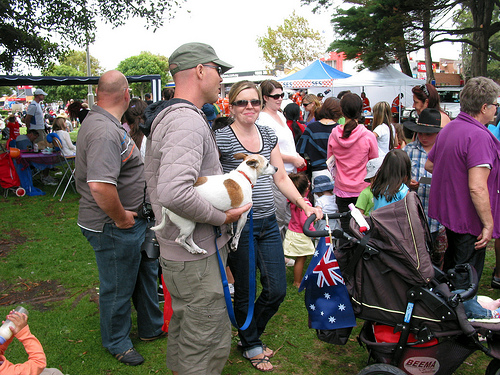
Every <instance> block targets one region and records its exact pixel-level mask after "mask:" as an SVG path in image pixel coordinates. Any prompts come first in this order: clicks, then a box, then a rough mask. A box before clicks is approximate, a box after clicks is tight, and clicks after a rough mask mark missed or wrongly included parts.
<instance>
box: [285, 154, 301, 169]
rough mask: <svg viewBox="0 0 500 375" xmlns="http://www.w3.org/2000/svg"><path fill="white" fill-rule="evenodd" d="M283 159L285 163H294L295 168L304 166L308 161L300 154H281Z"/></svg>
mask: <svg viewBox="0 0 500 375" xmlns="http://www.w3.org/2000/svg"><path fill="white" fill-rule="evenodd" d="M281 159H283V163H290V164H293V165H294V166H295V168H304V167H305V166H306V161H305V160H304V158H303V157H302V156H300V155H299V154H295V155H285V154H281Z"/></svg>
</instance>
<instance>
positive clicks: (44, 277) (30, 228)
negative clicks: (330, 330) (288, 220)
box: [0, 132, 500, 375]
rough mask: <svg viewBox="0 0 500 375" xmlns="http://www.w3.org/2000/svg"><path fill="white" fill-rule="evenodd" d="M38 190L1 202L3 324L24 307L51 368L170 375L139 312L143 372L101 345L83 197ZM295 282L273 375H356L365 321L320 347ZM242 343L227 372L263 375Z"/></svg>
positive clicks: (465, 367)
mask: <svg viewBox="0 0 500 375" xmlns="http://www.w3.org/2000/svg"><path fill="white" fill-rule="evenodd" d="M74 133H76V132H74ZM72 135H73V133H72ZM52 173H54V172H52ZM54 177H55V178H58V176H57V175H54ZM59 178H60V177H59ZM35 184H36V185H37V182H35ZM37 186H38V187H40V188H41V189H42V190H44V191H45V192H46V193H47V194H46V195H45V196H39V197H23V198H17V197H15V196H13V195H12V194H10V195H9V197H8V198H3V196H2V197H0V212H1V218H2V219H1V220H0V233H1V236H0V318H1V319H2V320H3V319H4V317H5V315H6V314H7V312H8V311H9V310H10V309H12V308H14V307H15V306H16V305H18V304H20V303H23V304H24V305H25V306H26V307H27V308H28V310H29V313H30V315H29V325H30V328H31V331H32V332H33V333H34V334H35V335H36V336H37V337H38V339H39V340H40V341H41V343H42V345H43V347H44V350H45V353H46V355H47V361H48V366H49V367H57V368H60V369H61V370H62V371H63V373H65V374H72V375H79V374H103V375H109V374H165V373H169V372H168V371H167V369H166V366H165V353H166V347H167V340H168V339H166V340H160V341H155V342H149V343H145V342H141V341H140V340H139V338H138V337H137V330H136V324H135V320H136V315H135V312H134V314H133V322H134V324H133V328H132V333H131V336H132V340H133V342H134V345H136V348H137V350H138V351H139V352H140V353H141V354H142V355H143V356H144V357H145V359H146V361H145V363H144V364H143V365H141V366H138V367H128V366H125V365H122V364H120V363H119V362H118V361H116V360H115V359H114V358H113V357H112V356H111V355H110V354H109V353H108V352H107V351H106V350H105V349H104V348H103V347H102V345H101V338H100V330H99V312H98V304H97V298H98V295H97V292H98V287H99V279H98V274H97V267H96V264H95V258H94V252H93V250H92V248H91V247H90V245H89V244H88V242H87V241H86V240H85V238H84V237H83V235H82V234H81V232H80V229H79V228H78V226H77V225H76V221H77V216H78V199H79V196H78V194H76V193H74V192H73V191H72V190H71V189H69V190H68V192H67V193H66V196H65V197H64V200H63V201H62V202H59V200H58V199H59V195H58V196H56V197H55V198H53V197H52V194H53V192H54V190H55V187H52V186H50V187H46V186H41V185H37ZM494 261H495V255H494V251H493V248H492V244H491V245H490V247H489V248H488V251H487V256H486V266H485V271H484V277H483V279H482V280H481V283H480V293H481V294H485V295H489V296H490V297H492V298H500V291H497V290H492V289H490V287H489V283H490V279H491V270H492V269H493V265H494ZM292 280H293V275H292V269H291V268H288V269H287V283H288V294H287V297H286V298H285V301H284V302H283V304H282V305H281V307H280V309H279V311H278V313H277V314H276V315H275V316H274V317H273V319H272V320H271V322H270V323H269V325H268V328H267V330H266V332H265V333H264V335H263V341H264V342H265V343H266V344H267V345H268V346H269V347H270V348H272V349H274V350H276V351H277V353H276V356H275V357H274V358H273V359H272V363H273V365H274V366H275V370H274V373H275V374H325V375H326V374H340V375H343V374H357V373H358V372H359V371H360V370H361V369H362V368H363V367H364V366H365V365H366V361H367V359H368V353H367V351H366V350H365V348H363V347H361V346H360V345H359V344H358V342H357V339H356V337H357V335H358V333H359V330H360V328H361V325H362V323H363V322H362V321H359V322H358V327H356V328H355V329H354V331H353V333H352V334H351V337H350V340H349V342H348V343H347V344H346V345H345V346H333V345H329V344H326V343H323V342H321V341H319V340H318V339H317V338H316V335H315V332H314V330H311V329H309V328H308V325H307V320H308V318H307V312H306V309H305V307H304V294H303V293H298V292H297V288H295V287H294V286H293V284H292ZM237 341H238V338H237V335H236V331H235V330H234V329H233V339H232V349H231V355H230V357H229V360H228V362H227V364H226V366H225V368H224V371H223V373H224V374H235V375H236V374H255V373H257V371H256V370H254V369H253V368H252V367H251V365H250V363H249V361H248V360H246V359H244V358H242V356H241V353H240V352H239V351H238V350H237V349H236V343H237ZM6 356H7V358H8V359H9V360H10V361H12V362H15V363H16V362H23V361H26V360H27V355H26V353H25V351H24V347H23V346H22V345H21V344H20V343H19V342H17V341H16V340H14V342H13V343H12V344H11V346H10V347H9V349H8V351H7V353H6ZM489 360H490V359H489V358H488V357H487V356H486V355H484V354H482V353H479V352H476V353H474V354H473V355H472V356H471V357H469V358H468V359H467V360H466V361H465V362H464V364H462V366H461V367H460V368H459V370H458V371H457V372H456V374H461V375H476V374H484V371H485V369H486V366H487V364H488V363H489Z"/></svg>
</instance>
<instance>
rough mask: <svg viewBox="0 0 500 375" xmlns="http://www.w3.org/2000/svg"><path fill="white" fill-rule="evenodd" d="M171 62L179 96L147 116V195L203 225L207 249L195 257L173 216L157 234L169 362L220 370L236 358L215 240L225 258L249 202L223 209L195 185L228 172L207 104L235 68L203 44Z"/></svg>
mask: <svg viewBox="0 0 500 375" xmlns="http://www.w3.org/2000/svg"><path fill="white" fill-rule="evenodd" d="M169 64H170V72H171V74H172V77H173V78H174V81H175V94H174V98H173V99H171V100H170V101H168V102H167V103H166V104H165V108H164V109H163V110H161V111H160V112H159V113H158V114H156V115H153V116H154V119H147V122H149V121H151V129H150V135H149V136H148V139H147V147H146V158H145V165H146V170H145V174H146V181H147V186H148V192H149V195H150V199H151V203H152V205H153V210H154V212H155V216H156V217H157V218H161V217H162V215H161V209H162V207H166V208H168V209H169V210H171V211H173V212H175V213H176V214H178V215H180V216H182V217H185V218H188V219H190V220H192V221H194V222H196V223H197V225H196V229H195V231H194V233H193V239H194V241H195V243H196V244H197V245H198V246H200V247H201V248H203V249H205V250H206V251H207V254H191V253H189V252H188V251H186V250H185V249H184V248H183V247H181V246H180V245H178V244H177V243H176V242H175V239H176V238H177V236H178V234H179V230H178V229H177V227H176V226H175V225H174V224H172V223H171V222H170V221H169V220H168V218H165V220H167V225H166V226H165V227H164V228H163V229H161V230H159V231H157V232H156V237H157V240H158V242H159V244H160V264H161V266H162V269H163V277H164V280H165V284H166V286H167V289H168V291H169V292H170V294H171V296H172V309H173V315H172V319H171V321H170V325H169V338H168V347H167V367H168V368H169V369H171V370H172V371H173V373H174V374H177V373H180V374H183V375H185V374H220V373H221V372H222V369H223V367H224V364H225V363H226V360H227V357H228V356H229V350H230V343H231V328H230V323H229V319H228V315H227V310H226V304H225V300H224V293H223V289H222V282H221V275H220V270H219V264H218V260H217V254H216V245H215V241H216V243H217V247H218V249H219V252H220V254H221V257H222V259H223V260H224V262H225V259H226V257H227V246H226V243H227V242H228V241H229V234H228V229H229V226H228V225H226V224H229V223H232V222H235V221H236V220H238V218H239V217H240V215H241V214H242V213H243V212H245V211H246V210H248V209H249V208H250V205H246V206H244V207H242V208H239V209H231V210H229V211H226V212H222V211H219V210H217V209H215V208H214V207H213V206H212V205H211V204H210V203H208V202H207V201H206V200H204V199H203V198H201V197H200V196H199V195H198V194H197V193H196V191H195V189H194V184H195V182H196V180H197V179H198V178H199V177H202V176H209V175H215V174H222V167H221V165H220V162H219V153H218V150H217V145H216V143H215V137H214V134H213V132H212V130H211V128H210V126H209V124H208V122H207V119H206V117H205V116H204V114H203V112H202V111H201V108H202V106H203V104H205V103H214V102H215V101H216V100H217V97H218V94H219V90H220V83H221V82H222V78H221V77H220V75H221V74H222V73H224V72H226V71H227V70H229V69H231V68H232V66H231V65H229V64H227V63H225V62H224V61H222V60H220V59H219V58H218V57H217V54H216V53H215V51H214V50H213V48H212V47H210V46H209V45H207V44H202V43H188V44H184V45H182V46H181V47H179V48H177V49H176V50H175V51H174V52H173V53H172V55H171V56H170V58H169ZM214 229H215V230H214ZM216 233H218V234H219V235H217V234H216Z"/></svg>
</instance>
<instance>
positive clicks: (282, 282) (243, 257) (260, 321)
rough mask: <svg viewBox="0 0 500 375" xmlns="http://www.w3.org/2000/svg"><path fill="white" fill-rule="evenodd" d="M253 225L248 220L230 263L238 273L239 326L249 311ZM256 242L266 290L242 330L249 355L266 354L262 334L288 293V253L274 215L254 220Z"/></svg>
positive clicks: (242, 338)
mask: <svg viewBox="0 0 500 375" xmlns="http://www.w3.org/2000/svg"><path fill="white" fill-rule="evenodd" d="M249 224H250V221H247V223H246V225H245V227H244V229H243V231H242V234H241V238H240V242H239V244H238V249H237V250H236V251H235V252H230V253H229V257H228V264H229V267H230V268H231V272H232V273H233V276H234V280H235V282H234V314H235V317H236V321H237V322H238V325H240V326H241V325H243V323H244V322H245V319H246V316H247V313H248V303H249V300H248V291H249V285H248V274H249V269H248V245H249ZM253 242H254V246H255V255H256V264H257V268H258V269H259V270H260V282H261V284H262V292H261V293H260V295H259V297H258V298H257V301H256V302H255V311H254V315H253V319H252V322H251V323H250V326H249V327H248V328H247V329H246V330H244V331H241V330H239V331H238V333H239V336H240V339H241V343H242V345H243V349H244V351H245V352H246V355H247V356H248V357H254V356H256V355H258V354H260V353H262V351H263V349H262V341H261V340H260V336H261V335H262V333H263V332H264V329H265V328H266V325H267V323H268V322H269V320H270V319H271V318H272V317H273V315H274V314H275V313H276V312H277V311H278V308H279V306H280V304H281V302H283V300H284V299H285V295H286V269H285V255H284V254H283V245H282V243H281V236H280V232H279V228H278V224H277V222H276V217H275V216H274V215H272V216H269V217H266V218H264V219H254V220H253Z"/></svg>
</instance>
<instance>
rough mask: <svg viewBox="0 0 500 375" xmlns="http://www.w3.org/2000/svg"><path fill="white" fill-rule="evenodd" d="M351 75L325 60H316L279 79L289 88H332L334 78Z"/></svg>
mask: <svg viewBox="0 0 500 375" xmlns="http://www.w3.org/2000/svg"><path fill="white" fill-rule="evenodd" d="M350 76H351V75H350V74H347V73H344V72H341V71H340V70H337V69H335V68H332V67H331V66H330V65H328V64H326V63H324V62H323V61H320V60H316V61H315V62H313V63H312V64H311V65H309V66H308V67H306V68H304V69H302V70H299V71H298V72H297V73H294V74H291V75H289V76H287V77H283V78H281V79H279V80H278V81H279V82H280V83H281V84H282V85H283V87H284V88H287V89H309V88H328V87H329V88H331V87H332V85H333V81H334V80H337V79H343V78H348V77H350Z"/></svg>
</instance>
